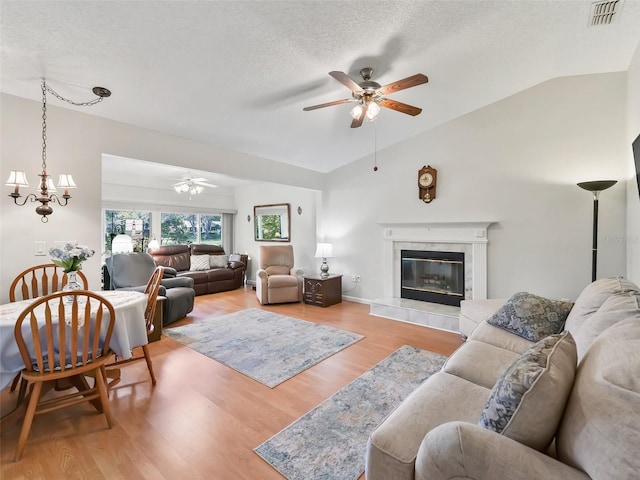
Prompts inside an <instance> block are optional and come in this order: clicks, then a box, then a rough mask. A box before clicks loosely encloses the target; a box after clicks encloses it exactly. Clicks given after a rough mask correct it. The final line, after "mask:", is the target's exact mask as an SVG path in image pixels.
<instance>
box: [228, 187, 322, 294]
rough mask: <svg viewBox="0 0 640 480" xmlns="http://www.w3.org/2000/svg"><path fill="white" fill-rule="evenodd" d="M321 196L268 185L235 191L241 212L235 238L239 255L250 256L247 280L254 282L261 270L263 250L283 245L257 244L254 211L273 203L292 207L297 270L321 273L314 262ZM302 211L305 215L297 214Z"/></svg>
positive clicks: (309, 191) (292, 236) (292, 243)
mask: <svg viewBox="0 0 640 480" xmlns="http://www.w3.org/2000/svg"><path fill="white" fill-rule="evenodd" d="M319 198H321V196H320V192H319V191H318V190H310V189H306V188H297V187H290V186H286V185H278V184H272V183H265V184H261V185H248V186H243V187H236V198H235V204H236V207H237V209H238V214H237V215H236V225H235V237H236V242H235V243H236V251H237V252H240V253H246V254H248V255H249V258H250V260H249V271H248V272H247V279H248V280H249V281H251V282H254V281H255V278H256V271H257V269H258V266H259V259H260V246H261V245H274V244H279V245H280V244H282V242H256V241H255V240H254V238H255V237H254V230H253V229H254V219H253V207H254V206H255V205H271V204H274V203H289V204H290V212H291V242H290V244H291V245H292V246H293V252H294V258H295V266H296V267H297V268H299V269H302V270H304V272H305V273H309V272H316V271H317V272H319V271H320V264H319V263H318V261H317V260H316V259H315V258H314V256H313V255H314V254H315V249H316V241H321V240H322V239H321V238H320V237H317V236H316V223H317V218H316V206H317V205H318V204H319V203H320V202H319ZM298 207H300V209H301V212H302V213H300V214H299V213H298Z"/></svg>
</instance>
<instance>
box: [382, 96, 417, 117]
mask: <svg viewBox="0 0 640 480" xmlns="http://www.w3.org/2000/svg"><path fill="white" fill-rule="evenodd" d="M378 104H379V105H380V106H381V107H385V108H390V109H391V110H396V111H398V112H402V113H406V114H407V115H412V116H414V117H415V116H416V115H419V114H420V112H422V109H421V108H418V107H414V106H413V105H407V104H406V103H402V102H398V101H396V100H391V99H389V98H383V99H382V100H381V101H380V102H379V103H378Z"/></svg>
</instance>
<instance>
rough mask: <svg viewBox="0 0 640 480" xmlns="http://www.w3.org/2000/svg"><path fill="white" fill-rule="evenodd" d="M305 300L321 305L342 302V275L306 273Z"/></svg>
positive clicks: (326, 305)
mask: <svg viewBox="0 0 640 480" xmlns="http://www.w3.org/2000/svg"><path fill="white" fill-rule="evenodd" d="M303 300H304V303H308V304H309V305H318V306H320V307H328V306H330V305H335V304H336V303H340V302H342V275H329V276H328V277H322V276H321V275H305V276H304V296H303Z"/></svg>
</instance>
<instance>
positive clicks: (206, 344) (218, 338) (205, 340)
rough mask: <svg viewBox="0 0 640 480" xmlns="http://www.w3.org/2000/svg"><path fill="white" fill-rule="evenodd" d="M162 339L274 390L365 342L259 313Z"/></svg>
mask: <svg viewBox="0 0 640 480" xmlns="http://www.w3.org/2000/svg"><path fill="white" fill-rule="evenodd" d="M162 333H164V334H165V335H166V336H168V337H171V338H173V339H174V340H176V341H178V342H180V343H182V344H183V345H186V346H187V347H189V348H192V349H194V350H196V351H198V352H200V353H202V354H203V355H206V356H207V357H209V358H213V359H214V360H217V361H219V362H221V363H224V364H225V365H227V366H228V367H231V368H233V369H234V370H237V371H238V372H240V373H242V374H244V375H246V376H248V377H251V378H253V379H254V380H257V381H258V382H260V383H262V384H264V385H267V386H268V387H271V388H273V387H275V386H277V385H279V384H280V383H282V382H284V381H285V380H288V379H289V378H291V377H293V376H295V375H297V374H298V373H300V372H302V371H303V370H306V369H307V368H309V367H312V366H313V365H315V364H316V363H318V362H320V361H322V360H324V359H325V358H327V357H330V356H331V355H333V354H334V353H337V352H339V351H340V350H342V349H343V348H345V347H348V346H349V345H352V344H354V343H355V342H357V341H358V340H361V339H362V338H364V337H363V336H362V335H358V334H355V333H351V332H346V331H344V330H339V329H337V328H333V327H329V326H327V325H319V324H317V323H313V322H307V321H305V320H299V319H297V318H291V317H286V316H284V315H278V314H277V313H273V312H269V311H266V310H260V309H258V308H249V309H247V310H241V311H240V312H235V313H231V314H229V315H224V316H222V317H215V318H211V319H207V320H205V321H202V322H197V323H192V324H190V325H183V326H180V327H174V328H165V329H164V330H163V332H162Z"/></svg>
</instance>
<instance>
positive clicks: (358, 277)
mask: <svg viewBox="0 0 640 480" xmlns="http://www.w3.org/2000/svg"><path fill="white" fill-rule="evenodd" d="M356 283H360V275H356Z"/></svg>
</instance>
